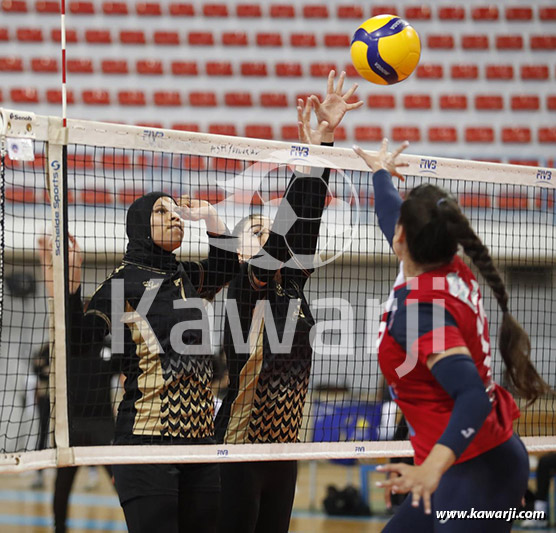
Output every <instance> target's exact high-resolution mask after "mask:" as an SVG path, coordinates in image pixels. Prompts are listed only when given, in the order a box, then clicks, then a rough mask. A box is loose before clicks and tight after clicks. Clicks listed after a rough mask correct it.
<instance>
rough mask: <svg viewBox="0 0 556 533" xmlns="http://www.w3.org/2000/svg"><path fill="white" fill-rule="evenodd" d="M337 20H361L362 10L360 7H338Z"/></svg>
mask: <svg viewBox="0 0 556 533" xmlns="http://www.w3.org/2000/svg"><path fill="white" fill-rule="evenodd" d="M336 17H337V18H339V19H356V20H362V19H363V8H362V7H361V6H360V5H339V6H338V9H337V11H336Z"/></svg>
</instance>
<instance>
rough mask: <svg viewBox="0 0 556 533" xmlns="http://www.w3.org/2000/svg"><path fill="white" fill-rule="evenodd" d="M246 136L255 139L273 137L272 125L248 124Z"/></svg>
mask: <svg viewBox="0 0 556 533" xmlns="http://www.w3.org/2000/svg"><path fill="white" fill-rule="evenodd" d="M245 137H252V138H254V139H273V138H274V134H273V132H272V126H271V125H270V124H247V125H246V126H245Z"/></svg>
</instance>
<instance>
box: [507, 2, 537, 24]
mask: <svg viewBox="0 0 556 533" xmlns="http://www.w3.org/2000/svg"><path fill="white" fill-rule="evenodd" d="M506 20H517V21H522V20H533V9H532V8H530V7H529V6H513V7H507V8H506Z"/></svg>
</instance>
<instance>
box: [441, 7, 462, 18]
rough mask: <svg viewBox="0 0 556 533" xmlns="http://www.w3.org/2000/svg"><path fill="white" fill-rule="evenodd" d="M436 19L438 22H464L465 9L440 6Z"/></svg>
mask: <svg viewBox="0 0 556 533" xmlns="http://www.w3.org/2000/svg"><path fill="white" fill-rule="evenodd" d="M438 18H439V19H440V20H464V19H465V8H464V7H463V6H440V7H439V8H438Z"/></svg>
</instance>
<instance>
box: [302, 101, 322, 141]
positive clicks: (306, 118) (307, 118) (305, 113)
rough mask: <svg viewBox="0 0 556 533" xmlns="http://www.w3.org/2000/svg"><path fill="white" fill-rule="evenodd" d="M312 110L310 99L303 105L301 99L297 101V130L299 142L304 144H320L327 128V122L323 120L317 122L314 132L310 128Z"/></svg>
mask: <svg viewBox="0 0 556 533" xmlns="http://www.w3.org/2000/svg"><path fill="white" fill-rule="evenodd" d="M312 108H313V102H312V101H311V99H309V98H308V99H307V101H306V102H305V105H303V100H301V98H300V99H298V100H297V130H298V134H299V140H300V141H301V142H302V143H305V144H320V143H321V142H322V141H323V138H324V135H325V132H326V129H327V128H328V122H327V121H326V120H323V121H322V122H319V125H318V126H317V129H316V130H314V129H313V128H311V109H312Z"/></svg>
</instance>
